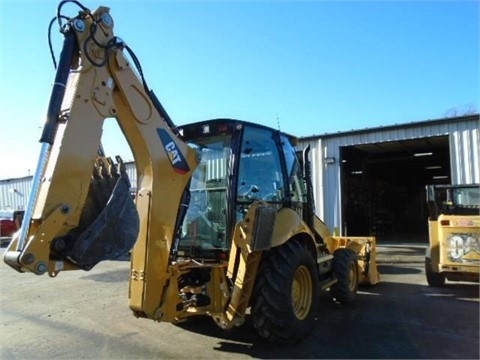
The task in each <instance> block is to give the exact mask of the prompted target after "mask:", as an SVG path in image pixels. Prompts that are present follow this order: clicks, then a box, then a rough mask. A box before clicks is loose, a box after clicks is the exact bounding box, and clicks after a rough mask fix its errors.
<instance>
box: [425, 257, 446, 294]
mask: <svg viewBox="0 0 480 360" xmlns="http://www.w3.org/2000/svg"><path fill="white" fill-rule="evenodd" d="M425 275H426V277H427V283H428V285H430V286H431V287H443V286H445V274H441V273H436V272H433V271H432V259H430V258H428V257H425Z"/></svg>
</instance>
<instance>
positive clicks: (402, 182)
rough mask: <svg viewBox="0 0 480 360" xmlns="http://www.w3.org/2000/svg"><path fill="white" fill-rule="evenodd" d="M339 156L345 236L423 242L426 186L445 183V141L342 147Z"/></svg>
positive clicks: (447, 178)
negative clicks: (372, 236) (407, 238)
mask: <svg viewBox="0 0 480 360" xmlns="http://www.w3.org/2000/svg"><path fill="white" fill-rule="evenodd" d="M340 154H341V161H342V165H341V166H342V192H343V196H342V198H343V204H342V212H343V219H344V226H345V229H346V233H347V234H348V235H350V236H359V235H365V234H370V235H374V236H376V237H377V238H378V239H396V238H398V239H401V238H404V237H405V236H408V237H409V239H415V240H418V241H424V242H427V241H428V226H427V218H428V211H427V208H426V203H425V185H427V184H432V183H439V184H448V183H450V151H449V142H448V136H437V137H428V138H419V139H410V140H399V141H389V142H382V143H372V144H363V145H354V146H346V147H342V148H341V149H340Z"/></svg>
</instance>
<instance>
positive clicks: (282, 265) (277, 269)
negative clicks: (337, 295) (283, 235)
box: [252, 240, 319, 344]
mask: <svg viewBox="0 0 480 360" xmlns="http://www.w3.org/2000/svg"><path fill="white" fill-rule="evenodd" d="M318 296H319V286H318V278H317V270H316V265H315V260H314V258H313V255H312V253H311V252H310V251H309V250H308V249H307V247H306V246H305V244H302V243H301V242H299V241H295V240H291V241H288V242H286V243H285V244H283V245H281V246H278V247H275V248H273V249H271V250H269V251H266V252H265V253H264V255H263V258H262V264H261V266H260V269H259V272H258V277H257V281H256V283H255V289H254V293H253V297H252V317H253V326H254V327H255V329H256V330H257V332H258V334H259V335H260V336H261V337H262V338H265V339H267V340H269V341H272V342H277V343H284V344H295V343H297V342H299V341H300V340H303V339H304V338H305V337H306V336H307V335H308V333H309V332H310V331H311V330H312V328H313V325H314V321H315V315H316V312H317V309H318Z"/></svg>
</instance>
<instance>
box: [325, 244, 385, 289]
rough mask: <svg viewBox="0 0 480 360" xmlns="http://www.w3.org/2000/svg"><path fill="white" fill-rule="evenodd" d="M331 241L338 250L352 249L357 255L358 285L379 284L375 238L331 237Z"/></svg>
mask: <svg viewBox="0 0 480 360" xmlns="http://www.w3.org/2000/svg"><path fill="white" fill-rule="evenodd" d="M332 240H333V242H334V243H335V244H336V246H337V247H338V248H347V249H352V250H353V251H355V253H357V254H358V266H359V270H360V284H364V285H375V284H378V283H379V282H380V275H379V273H378V269H377V252H376V241H375V237H372V236H369V237H357V236H354V237H348V236H332Z"/></svg>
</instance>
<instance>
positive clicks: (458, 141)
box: [300, 114, 480, 239]
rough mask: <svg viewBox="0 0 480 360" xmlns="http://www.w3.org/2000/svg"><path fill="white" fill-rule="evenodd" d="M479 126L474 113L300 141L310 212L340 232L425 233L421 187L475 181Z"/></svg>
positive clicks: (477, 177)
mask: <svg viewBox="0 0 480 360" xmlns="http://www.w3.org/2000/svg"><path fill="white" fill-rule="evenodd" d="M479 125H480V117H479V115H478V114H476V115H469V116H461V117H455V118H445V119H438V120H428V121H423V122H415V123H409V124H401V125H393V126H385V127H379V128H370V129H363V130H354V131H348V132H339V133H333V134H325V135H319V136H311V137H305V138H301V139H300V148H305V147H306V146H307V145H310V147H311V160H312V167H313V169H312V172H313V174H314V176H315V178H314V184H315V200H316V204H317V205H316V206H317V208H316V212H317V215H318V216H320V217H321V218H322V219H324V221H325V222H326V224H327V225H328V226H329V228H331V229H335V230H336V231H337V232H338V233H339V234H342V235H351V236H355V235H375V236H378V237H383V236H385V237H392V236H395V235H403V234H409V235H419V236H423V235H425V236H426V234H427V217H428V214H427V209H426V208H425V185H426V184H432V183H453V184H460V183H466V184H478V183H480V170H479V167H480V165H479V164H480V130H479V127H480V126H479ZM425 239H426V238H425Z"/></svg>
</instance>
